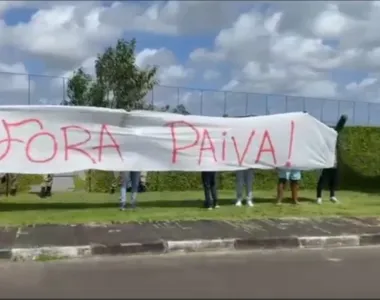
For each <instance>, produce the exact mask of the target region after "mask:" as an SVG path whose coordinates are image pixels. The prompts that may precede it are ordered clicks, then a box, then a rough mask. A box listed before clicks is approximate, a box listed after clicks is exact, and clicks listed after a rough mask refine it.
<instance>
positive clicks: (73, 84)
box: [63, 68, 92, 106]
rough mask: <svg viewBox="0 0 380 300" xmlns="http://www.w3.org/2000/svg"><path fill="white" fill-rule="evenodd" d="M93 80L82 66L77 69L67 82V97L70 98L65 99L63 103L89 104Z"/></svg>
mask: <svg viewBox="0 0 380 300" xmlns="http://www.w3.org/2000/svg"><path fill="white" fill-rule="evenodd" d="M91 81H92V78H91V76H90V75H88V74H86V73H85V72H84V71H83V69H82V68H79V69H78V70H77V71H75V72H74V75H73V76H72V77H71V78H70V79H69V81H68V84H67V97H68V98H69V99H70V100H69V101H67V100H64V103H63V105H81V106H86V105H89V104H88V101H89V99H88V91H89V88H90V85H91Z"/></svg>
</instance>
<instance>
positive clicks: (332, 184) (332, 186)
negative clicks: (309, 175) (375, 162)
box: [317, 115, 347, 204]
mask: <svg viewBox="0 0 380 300" xmlns="http://www.w3.org/2000/svg"><path fill="white" fill-rule="evenodd" d="M346 122H347V116H346V115H342V116H341V117H340V118H339V120H338V123H337V124H336V126H335V128H334V129H335V131H336V132H337V133H338V139H337V142H336V151H335V165H334V166H333V167H332V168H327V169H323V170H322V172H321V175H320V176H319V180H318V184H317V204H322V189H323V185H324V184H325V183H327V184H328V187H329V190H330V201H331V202H332V203H339V201H338V199H337V197H336V195H335V191H336V188H337V185H338V163H339V159H338V154H339V134H340V132H341V131H342V130H343V128H344V125H345V124H346Z"/></svg>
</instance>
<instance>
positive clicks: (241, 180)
mask: <svg viewBox="0 0 380 300" xmlns="http://www.w3.org/2000/svg"><path fill="white" fill-rule="evenodd" d="M253 176H254V174H253V169H246V170H238V171H236V203H235V205H236V206H242V202H243V190H244V187H245V191H246V204H247V205H248V206H250V207H252V206H253V202H252V196H253V195H252V184H253Z"/></svg>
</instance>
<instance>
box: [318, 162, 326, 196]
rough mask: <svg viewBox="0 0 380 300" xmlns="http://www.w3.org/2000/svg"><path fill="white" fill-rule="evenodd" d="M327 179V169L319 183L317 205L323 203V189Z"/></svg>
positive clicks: (322, 173)
mask: <svg viewBox="0 0 380 300" xmlns="http://www.w3.org/2000/svg"><path fill="white" fill-rule="evenodd" d="M325 179H326V169H323V170H322V172H321V175H320V176H319V179H318V183H317V203H318V204H321V203H322V189H323V184H324V182H325Z"/></svg>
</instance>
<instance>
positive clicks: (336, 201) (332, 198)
mask: <svg viewBox="0 0 380 300" xmlns="http://www.w3.org/2000/svg"><path fill="white" fill-rule="evenodd" d="M330 201H331V202H332V203H339V201H338V199H337V198H336V197H331V198H330Z"/></svg>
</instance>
